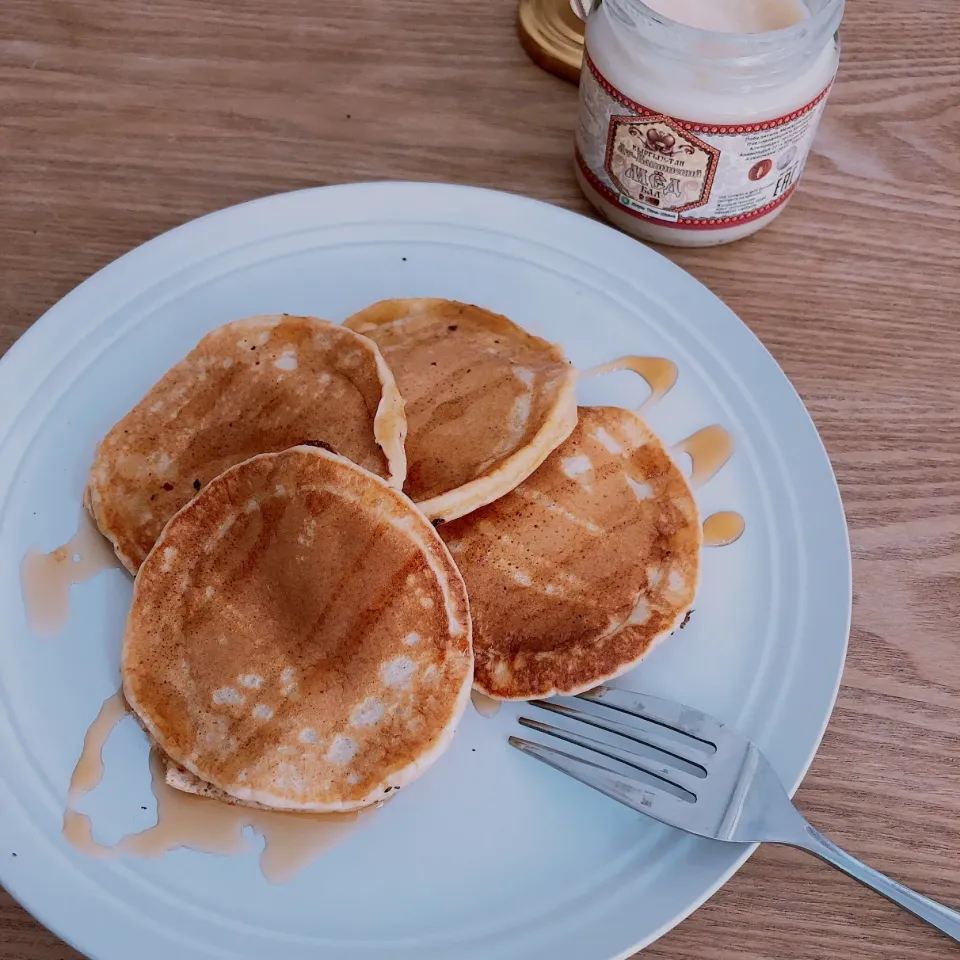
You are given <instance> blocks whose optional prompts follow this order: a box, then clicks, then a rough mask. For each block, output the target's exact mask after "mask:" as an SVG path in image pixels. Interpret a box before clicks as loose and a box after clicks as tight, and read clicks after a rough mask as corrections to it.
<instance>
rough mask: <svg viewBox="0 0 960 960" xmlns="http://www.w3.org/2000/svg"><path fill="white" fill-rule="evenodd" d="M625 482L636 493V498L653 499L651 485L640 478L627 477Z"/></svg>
mask: <svg viewBox="0 0 960 960" xmlns="http://www.w3.org/2000/svg"><path fill="white" fill-rule="evenodd" d="M627 483H628V484H629V485H630V489H631V490H632V491H633V492H634V493H635V494H636V495H637V499H638V500H652V499H653V487H651V486H650V484H649V483H644V482H643V481H642V480H634V479H633V477H627Z"/></svg>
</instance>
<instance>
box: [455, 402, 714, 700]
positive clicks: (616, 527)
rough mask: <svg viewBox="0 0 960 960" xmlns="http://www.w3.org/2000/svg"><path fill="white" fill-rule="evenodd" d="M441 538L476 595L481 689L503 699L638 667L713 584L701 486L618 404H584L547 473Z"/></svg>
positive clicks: (584, 685) (575, 686) (581, 684)
mask: <svg viewBox="0 0 960 960" xmlns="http://www.w3.org/2000/svg"><path fill="white" fill-rule="evenodd" d="M440 534H441V536H442V537H443V538H444V540H445V541H446V543H447V546H448V547H449V548H450V552H451V554H452V555H453V558H454V560H456V562H457V565H458V566H459V568H460V571H461V572H462V573H463V578H464V580H465V581H466V584H467V590H468V591H469V594H470V609H471V613H472V616H473V645H474V657H475V660H476V663H475V680H474V683H475V686H476V687H477V689H479V690H480V691H482V692H483V693H485V694H487V695H488V696H490V697H496V698H498V699H502V700H529V699H533V698H539V697H549V696H552V695H554V694H561V693H562V694H573V693H580V692H582V691H584V690H589V689H590V688H591V687H594V686H596V685H597V684H598V683H601V682H602V681H605V680H609V679H611V678H613V677H616V676H619V675H620V674H621V673H624V672H625V671H626V670H628V669H630V667H632V666H633V665H634V664H636V663H637V661H639V660H640V659H641V658H642V657H643V656H645V655H646V654H647V653H649V651H650V650H651V649H652V648H653V646H654V645H655V644H656V643H657V642H658V641H659V640H661V639H662V638H663V637H665V636H667V635H668V634H669V633H671V632H672V631H673V630H674V629H675V628H676V627H677V626H678V625H679V624H680V622H681V621H682V620H683V617H684V616H685V614H686V613H687V611H688V610H689V609H690V606H691V604H692V603H693V599H694V596H695V593H696V589H697V584H698V581H699V569H700V546H701V539H702V535H701V528H700V518H699V515H698V512H697V505H696V501H695V500H694V498H693V494H692V492H691V490H690V487H689V485H688V484H687V481H686V480H685V478H684V476H683V474H682V473H681V472H680V470H679V468H678V467H677V466H676V464H675V463H674V462H673V461H672V460H671V458H670V456H669V454H668V453H667V451H666V450H665V449H664V446H663V444H662V443H661V442H660V440H659V439H658V438H657V437H656V436H655V435H654V434H653V433H652V432H651V431H650V429H649V428H648V427H647V426H646V425H645V424H644V422H643V421H642V420H641V419H640V418H639V417H638V416H637V415H636V414H634V413H631V412H630V411H628V410H621V409H620V408H618V407H582V408H581V410H580V420H579V423H578V424H577V427H576V429H575V430H574V431H573V433H572V434H571V435H570V437H569V438H568V439H567V440H566V441H565V442H564V443H563V445H562V446H560V447H559V448H558V449H557V450H555V451H554V452H553V453H552V454H551V455H550V457H548V458H547V460H546V461H545V462H544V464H543V465H542V466H541V467H540V468H539V469H538V470H537V471H536V473H534V474H533V475H532V476H530V477H529V478H528V479H527V480H525V481H524V482H523V483H522V484H520V486H518V487H517V488H516V489H515V490H513V491H512V492H511V493H508V494H507V495H506V496H505V497H502V498H501V499H500V500H497V501H496V503H492V504H490V505H489V506H486V507H484V508H482V509H481V510H478V511H476V512H475V513H472V514H470V516H468V517H463V518H462V519H460V520H455V521H454V522H452V523H449V524H445V525H444V526H442V527H441V528H440Z"/></svg>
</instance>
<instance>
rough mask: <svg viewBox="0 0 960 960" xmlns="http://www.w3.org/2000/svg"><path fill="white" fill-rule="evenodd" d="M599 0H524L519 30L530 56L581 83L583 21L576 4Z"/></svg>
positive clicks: (587, 5) (533, 59)
mask: <svg viewBox="0 0 960 960" xmlns="http://www.w3.org/2000/svg"><path fill="white" fill-rule="evenodd" d="M598 2H599V0H520V6H519V9H518V11H517V33H518V34H519V36H520V42H521V43H522V44H523V49H524V50H526V52H527V55H528V56H529V57H530V59H531V60H532V61H533V62H534V63H535V64H537V66H538V67H542V68H543V69H544V70H548V71H549V72H550V73H554V74H556V75H557V76H558V77H562V78H563V79H564V80H569V81H570V82H571V83H577V82H578V81H579V79H580V66H581V64H582V63H583V21H582V20H581V19H580V10H578V9H576V6H575V5H580V6H581V9H582V8H583V7H590V8H592V7H593V6H595V5H596V4H597V3H598Z"/></svg>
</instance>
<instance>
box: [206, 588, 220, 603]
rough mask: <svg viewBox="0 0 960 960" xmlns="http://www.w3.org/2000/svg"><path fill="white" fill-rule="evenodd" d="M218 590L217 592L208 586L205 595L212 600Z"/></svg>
mask: <svg viewBox="0 0 960 960" xmlns="http://www.w3.org/2000/svg"><path fill="white" fill-rule="evenodd" d="M216 592H217V591H216V590H214V588H213V587H207V589H206V590H204V591H203V595H204V596H205V597H206V598H207V599H208V600H211V599H212V598H213V596H214V594H215V593H216Z"/></svg>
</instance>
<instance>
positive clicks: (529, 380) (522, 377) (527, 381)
mask: <svg viewBox="0 0 960 960" xmlns="http://www.w3.org/2000/svg"><path fill="white" fill-rule="evenodd" d="M513 375H514V376H515V377H516V378H517V379H518V380H519V381H520V382H521V383H522V384H523V385H524V386H525V387H532V386H533V371H532V370H531V369H529V368H528V367H514V368H513Z"/></svg>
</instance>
